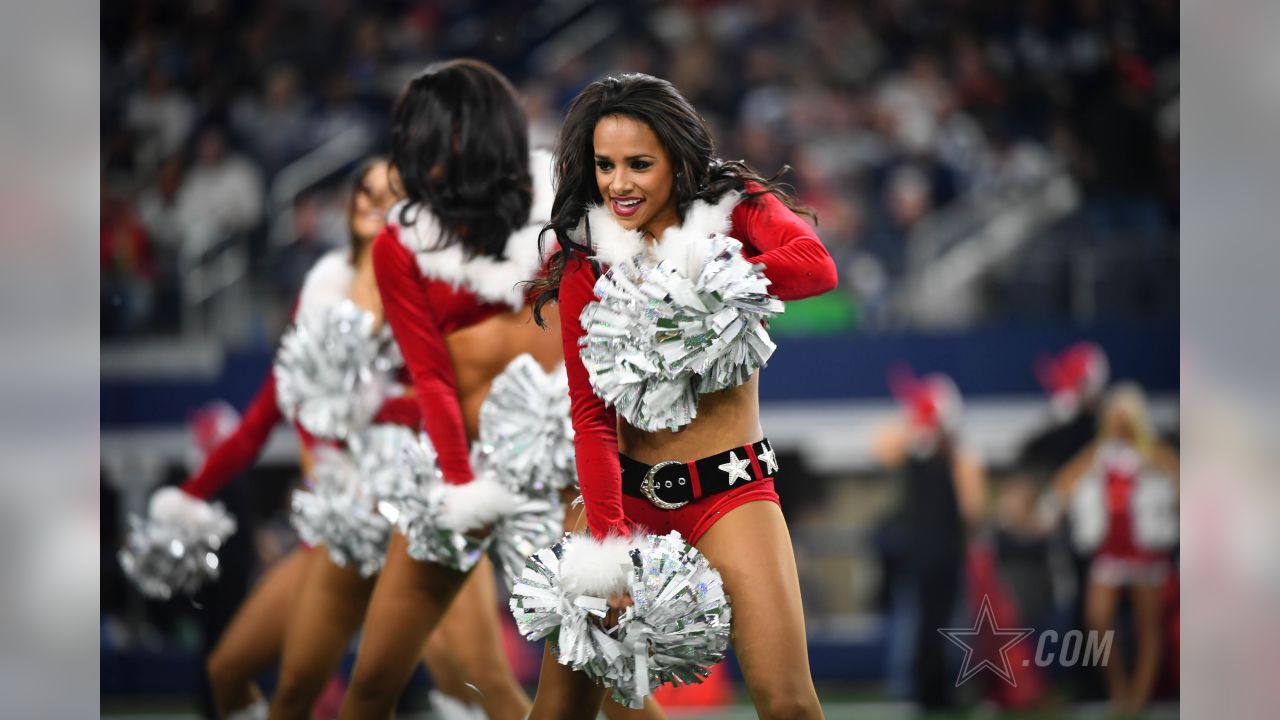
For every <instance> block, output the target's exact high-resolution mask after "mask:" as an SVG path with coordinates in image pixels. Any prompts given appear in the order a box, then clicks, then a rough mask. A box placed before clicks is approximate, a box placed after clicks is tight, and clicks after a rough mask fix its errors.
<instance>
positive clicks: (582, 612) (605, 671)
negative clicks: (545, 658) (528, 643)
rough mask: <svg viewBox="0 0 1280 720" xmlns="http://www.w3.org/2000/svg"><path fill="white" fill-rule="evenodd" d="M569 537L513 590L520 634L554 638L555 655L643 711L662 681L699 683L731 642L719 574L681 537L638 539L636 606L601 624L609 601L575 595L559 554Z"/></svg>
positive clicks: (572, 539)
mask: <svg viewBox="0 0 1280 720" xmlns="http://www.w3.org/2000/svg"><path fill="white" fill-rule="evenodd" d="M581 542H592V541H591V540H590V539H587V538H585V537H583V536H574V535H566V536H565V537H564V539H563V540H561V541H560V542H559V543H557V544H556V545H553V546H552V547H550V548H547V549H544V550H541V551H539V552H538V553H536V554H535V555H533V556H532V557H530V558H529V561H528V563H527V564H526V566H525V571H524V573H523V574H522V575H521V578H520V580H519V582H517V584H516V586H515V588H514V589H513V590H512V593H511V603H510V605H511V612H512V614H513V615H514V616H515V619H516V626H517V627H518V628H519V630H520V632H521V634H522V635H524V636H525V637H526V638H528V639H530V640H537V639H540V638H544V637H550V638H551V639H552V641H553V642H554V644H555V645H554V651H555V652H556V654H557V659H558V660H559V661H560V662H561V663H562V664H565V665H568V666H570V667H572V668H574V669H575V670H581V671H583V672H585V673H586V674H587V675H589V676H590V677H591V678H593V679H594V680H596V681H597V682H599V683H601V684H604V685H607V686H609V687H612V688H613V690H614V698H615V699H616V700H617V701H618V702H620V703H622V704H624V705H627V706H628V707H632V708H640V707H642V706H643V705H644V698H645V697H647V696H648V695H650V694H652V693H653V691H654V690H655V689H656V688H657V687H659V686H660V685H662V684H664V683H672V684H688V683H698V682H702V679H703V678H705V677H706V676H707V674H708V673H709V672H710V668H711V666H712V665H714V664H716V663H717V662H719V661H720V660H721V659H722V658H723V657H724V653H725V650H726V648H727V647H728V643H729V630H730V620H731V612H730V607H729V598H728V597H727V596H726V595H725V592H724V585H723V583H722V582H721V579H720V574H719V573H718V572H716V570H715V569H714V568H712V567H711V566H710V564H709V563H708V562H707V560H706V558H705V557H703V556H702V554H701V553H699V552H698V551H697V550H696V549H695V548H693V547H692V546H690V545H688V544H687V543H685V542H684V540H683V538H681V537H680V534H679V533H676V532H672V533H670V534H668V535H665V536H657V535H649V536H646V537H644V538H641V539H639V540H638V541H637V542H636V543H635V545H634V546H633V549H632V550H631V553H630V556H631V561H632V568H631V572H630V573H629V576H628V577H627V581H626V587H627V591H628V592H629V594H630V595H631V599H632V600H633V602H634V605H632V606H631V607H630V608H627V609H626V610H624V611H623V612H622V613H621V614H620V616H619V619H618V624H617V625H616V626H615V627H613V628H609V629H607V630H606V629H603V628H601V627H600V625H599V621H600V619H601V618H603V617H605V615H606V614H607V612H608V599H607V598H605V597H596V596H593V595H588V594H585V593H579V592H574V591H573V590H572V589H571V588H573V587H574V586H575V585H576V584H577V581H576V579H575V578H570V577H567V576H565V575H562V570H563V568H562V562H561V561H562V559H563V558H564V557H565V555H566V551H570V550H571V548H572V545H573V544H574V543H581Z"/></svg>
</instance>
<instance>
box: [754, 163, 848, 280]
mask: <svg viewBox="0 0 1280 720" xmlns="http://www.w3.org/2000/svg"><path fill="white" fill-rule="evenodd" d="M759 189H760V188H759V186H757V185H755V184H754V183H751V184H748V185H747V191H748V192H755V191H757V190H759ZM732 221H733V232H734V235H733V236H734V238H736V239H738V240H740V241H741V242H742V243H743V244H744V245H745V246H746V248H747V251H748V252H755V253H756V254H755V255H750V256H748V257H747V259H748V260H750V261H751V262H754V263H761V264H763V265H764V275H765V277H767V278H769V292H770V293H772V294H773V295H774V297H777V298H778V299H779V300H801V299H804V298H808V297H814V296H816V295H821V294H823V293H825V292H829V291H831V290H833V289H835V287H836V280H837V279H836V264H835V262H834V261H833V260H832V259H831V254H830V253H828V252H827V248H826V247H824V246H823V245H822V241H821V240H819V239H818V235H817V234H816V233H815V232H814V231H813V228H812V227H810V226H809V224H808V223H806V222H805V221H804V220H803V219H801V218H800V216H798V215H796V214H795V213H794V212H792V211H791V210H790V208H788V207H787V206H786V205H783V204H782V201H781V200H779V199H778V198H776V197H774V196H773V195H772V194H770V193H764V194H763V195H758V196H756V197H754V198H751V199H749V200H743V201H742V202H740V203H738V206H737V207H736V208H734V210H733V216H732Z"/></svg>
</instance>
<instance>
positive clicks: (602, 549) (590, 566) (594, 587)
mask: <svg viewBox="0 0 1280 720" xmlns="http://www.w3.org/2000/svg"><path fill="white" fill-rule="evenodd" d="M634 545H635V544H634V543H633V542H632V540H631V538H627V537H621V536H618V535H611V536H609V537H607V538H605V539H604V540H596V539H595V538H593V537H591V536H590V535H586V534H583V535H575V536H574V537H573V542H571V543H568V545H567V547H566V548H565V550H564V555H563V556H562V557H561V558H560V577H561V580H562V582H563V584H564V589H565V590H566V591H567V592H569V593H573V594H578V595H590V596H592V597H603V598H607V597H609V596H611V595H620V594H622V593H624V592H626V591H627V588H628V587H629V586H630V582H629V581H630V579H631V571H632V568H633V563H632V561H631V550H632V549H633V548H634Z"/></svg>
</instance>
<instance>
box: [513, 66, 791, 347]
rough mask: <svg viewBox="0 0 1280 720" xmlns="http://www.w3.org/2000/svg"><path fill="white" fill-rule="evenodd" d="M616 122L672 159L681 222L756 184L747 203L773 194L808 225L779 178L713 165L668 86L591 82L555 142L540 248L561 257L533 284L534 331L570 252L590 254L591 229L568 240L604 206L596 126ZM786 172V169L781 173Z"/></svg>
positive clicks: (706, 136) (706, 133)
mask: <svg viewBox="0 0 1280 720" xmlns="http://www.w3.org/2000/svg"><path fill="white" fill-rule="evenodd" d="M615 115H621V116H624V117H628V118H632V119H634V120H638V121H640V122H642V123H644V124H645V125H648V126H649V128H650V129H652V130H653V133H654V135H657V136H658V141H659V142H661V143H662V147H663V148H664V149H665V150H666V151H667V154H668V155H669V156H670V157H671V163H672V166H673V167H674V170H675V176H674V187H673V188H672V196H673V197H674V198H675V202H676V213H677V214H678V215H679V217H680V220H681V222H683V221H684V216H685V211H686V210H688V208H689V206H690V205H691V204H692V203H693V202H694V201H695V200H704V201H706V202H710V203H715V202H717V201H718V200H720V198H722V197H724V195H725V194H726V193H729V192H734V191H736V192H743V191H744V190H745V188H746V184H747V182H754V183H758V184H759V185H760V187H761V188H762V189H761V190H758V191H755V192H751V193H747V194H746V195H745V196H744V201H750V200H754V199H755V198H756V197H758V196H760V195H763V194H765V193H771V194H773V195H774V196H776V197H777V198H778V199H779V200H781V201H782V202H783V203H784V204H785V205H786V206H787V207H788V208H790V209H791V210H792V211H794V212H797V213H799V214H802V215H807V216H809V217H810V218H813V212H812V211H811V210H809V209H807V208H803V207H800V206H799V204H798V203H797V202H796V201H795V199H794V198H793V197H792V196H791V195H790V194H789V193H788V192H786V190H784V189H783V187H782V186H781V185H780V184H779V183H778V182H777V177H778V175H775V176H773V177H770V178H765V177H762V176H761V175H760V174H759V173H757V172H756V171H755V170H754V169H752V168H751V166H749V165H747V164H746V163H745V162H742V161H741V160H721V159H719V158H716V157H715V143H714V142H713V141H712V139H711V131H710V129H708V127H707V122H706V121H705V120H703V119H702V116H701V115H699V114H698V111H697V110H694V109H693V106H692V105H690V104H689V101H688V100H686V99H685V98H684V96H683V95H681V94H680V91H679V90H676V88H675V86H674V85H672V84H671V83H669V82H667V81H666V80H662V79H661V78H656V77H653V76H652V75H644V74H640V73H635V74H626V75H620V76H617V77H607V78H605V79H603V80H599V81H596V82H593V83H591V84H590V85H588V86H587V87H586V88H585V89H584V90H583V91H582V92H581V93H578V96H577V97H576V98H574V99H573V102H572V103H571V104H570V105H569V111H568V113H567V114H566V115H565V119H564V124H563V125H562V126H561V128H560V137H559V140H558V141H557V142H556V151H555V177H556V199H555V202H554V203H553V204H552V206H551V221H550V222H549V223H547V225H546V227H544V228H543V231H542V235H541V236H539V240H538V242H539V244H540V245H541V246H542V247H545V242H546V234H547V232H548V231H550V232H552V233H554V235H555V238H556V240H557V241H558V242H559V243H560V250H559V252H557V253H556V255H555V256H554V257H553V258H551V262H550V263H549V265H548V267H547V273H546V275H545V276H544V277H543V278H542V279H540V280H537V281H535V282H534V290H535V292H536V300H535V301H534V317H535V318H537V320H538V322H539V324H541V323H542V306H543V305H545V304H547V303H548V302H550V301H552V300H555V299H557V298H558V297H559V295H560V278H561V277H562V276H563V274H564V269H565V266H566V265H567V264H568V262H569V261H570V259H571V258H572V257H573V252H574V251H575V250H576V251H579V252H582V253H586V254H588V255H590V254H591V228H589V227H585V224H584V230H585V232H584V233H583V235H582V236H581V238H580V240H581V242H578V241H575V240H574V239H573V237H572V233H573V231H574V230H575V229H576V228H577V227H578V226H579V224H580V223H583V218H584V217H585V216H586V214H587V211H588V210H589V209H590V208H591V207H592V206H594V205H598V204H600V203H601V202H603V198H601V197H600V188H599V187H598V186H597V184H596V176H595V141H594V137H595V130H596V125H597V124H598V123H599V122H600V121H601V120H602V119H604V118H606V117H610V116H615ZM787 169H788V168H785V167H784V168H783V169H782V172H785V171H786V170H787ZM781 174H782V173H781V172H779V175H781Z"/></svg>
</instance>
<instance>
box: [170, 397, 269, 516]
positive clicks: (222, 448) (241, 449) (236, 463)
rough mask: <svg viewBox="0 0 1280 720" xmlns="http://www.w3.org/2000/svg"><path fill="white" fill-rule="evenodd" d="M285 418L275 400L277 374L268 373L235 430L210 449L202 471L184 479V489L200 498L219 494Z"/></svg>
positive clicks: (254, 456) (203, 498)
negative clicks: (211, 450)
mask: <svg viewBox="0 0 1280 720" xmlns="http://www.w3.org/2000/svg"><path fill="white" fill-rule="evenodd" d="M283 418H284V415H283V414H282V413H281V412H280V408H279V406H278V405H277V404H276V378H275V374H274V373H267V379H266V381H265V382H263V383H262V387H260V388H258V394H257V395H254V396H253V402H251V403H250V404H249V408H248V409H247V410H245V413H244V417H242V418H241V420H240V424H239V425H238V426H237V427H236V431H235V432H234V433H232V435H231V437H229V438H227V439H226V440H223V441H222V442H221V443H220V444H219V445H218V446H217V447H216V448H214V449H213V452H211V453H209V457H207V458H205V461H204V464H203V465H201V466H200V470H199V472H197V473H196V474H195V475H193V476H192V477H191V479H189V480H187V481H186V482H185V483H183V485H182V491H183V492H185V493H186V494H188V495H191V496H193V497H198V498H200V499H201V500H208V499H209V498H211V497H213V496H214V495H217V494H218V493H219V492H220V491H221V490H222V488H224V487H226V486H227V483H229V482H231V480H232V479H233V478H235V477H236V476H237V475H239V474H240V473H242V472H244V471H245V469H246V468H248V467H249V466H250V465H252V464H253V462H254V461H255V460H257V459H258V455H260V454H261V453H262V448H263V447H264V446H266V444H267V439H268V438H270V437H271V430H272V429H273V428H275V426H276V424H278V423H279V422H280V421H281V420H282V419H283Z"/></svg>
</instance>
